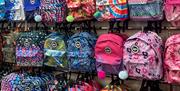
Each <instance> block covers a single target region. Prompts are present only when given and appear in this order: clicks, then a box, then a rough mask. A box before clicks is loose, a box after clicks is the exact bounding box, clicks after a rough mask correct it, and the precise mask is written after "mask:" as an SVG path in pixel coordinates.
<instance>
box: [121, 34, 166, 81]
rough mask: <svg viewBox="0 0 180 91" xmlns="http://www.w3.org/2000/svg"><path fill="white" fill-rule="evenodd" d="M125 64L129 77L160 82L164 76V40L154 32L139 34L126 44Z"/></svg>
mask: <svg viewBox="0 0 180 91" xmlns="http://www.w3.org/2000/svg"><path fill="white" fill-rule="evenodd" d="M124 47H125V48H124V51H123V52H124V56H123V63H124V65H125V66H126V69H127V71H128V74H129V77H131V78H135V79H147V80H159V79H161V77H162V76H163V67H162V39H161V38H160V37H159V36H158V35H157V34H156V33H154V32H150V31H148V32H142V31H141V32H138V33H136V34H135V35H133V36H131V37H130V38H128V39H127V41H126V42H125V44H124Z"/></svg>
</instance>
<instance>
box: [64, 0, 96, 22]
mask: <svg viewBox="0 0 180 91" xmlns="http://www.w3.org/2000/svg"><path fill="white" fill-rule="evenodd" d="M66 2H67V7H68V16H72V17H73V19H74V20H75V21H81V20H89V19H92V18H93V14H94V12H95V10H96V9H95V2H94V0H66Z"/></svg>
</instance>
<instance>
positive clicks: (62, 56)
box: [44, 32, 68, 68]
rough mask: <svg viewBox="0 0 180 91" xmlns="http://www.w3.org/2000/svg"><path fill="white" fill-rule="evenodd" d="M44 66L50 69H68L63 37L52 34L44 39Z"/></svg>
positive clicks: (55, 33)
mask: <svg viewBox="0 0 180 91" xmlns="http://www.w3.org/2000/svg"><path fill="white" fill-rule="evenodd" d="M44 52H45V53H44V55H45V56H46V61H45V63H44V64H45V65H47V66H52V67H62V68H65V67H68V64H67V57H66V43H65V41H64V36H63V35H61V34H59V33H57V32H53V33H51V34H50V35H49V36H47V37H46V40H45V43H44Z"/></svg>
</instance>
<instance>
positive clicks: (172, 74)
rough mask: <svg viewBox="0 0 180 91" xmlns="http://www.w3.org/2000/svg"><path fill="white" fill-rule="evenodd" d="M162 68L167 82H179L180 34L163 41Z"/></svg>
mask: <svg viewBox="0 0 180 91" xmlns="http://www.w3.org/2000/svg"><path fill="white" fill-rule="evenodd" d="M165 49H166V50H165V59H164V70H165V80H166V81H167V82H168V83H178V84H179V83H180V64H179V63H180V56H179V55H180V34H176V35H172V36H170V37H169V38H168V39H167V41H166V43H165Z"/></svg>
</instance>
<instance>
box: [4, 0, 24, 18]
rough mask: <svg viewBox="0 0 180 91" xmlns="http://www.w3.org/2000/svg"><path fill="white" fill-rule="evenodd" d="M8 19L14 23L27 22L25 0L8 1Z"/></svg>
mask: <svg viewBox="0 0 180 91" xmlns="http://www.w3.org/2000/svg"><path fill="white" fill-rule="evenodd" d="M5 4H6V5H5V6H6V11H7V19H8V20H12V21H23V20H25V12H24V5H23V0H6V2H5Z"/></svg>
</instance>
